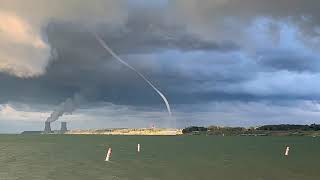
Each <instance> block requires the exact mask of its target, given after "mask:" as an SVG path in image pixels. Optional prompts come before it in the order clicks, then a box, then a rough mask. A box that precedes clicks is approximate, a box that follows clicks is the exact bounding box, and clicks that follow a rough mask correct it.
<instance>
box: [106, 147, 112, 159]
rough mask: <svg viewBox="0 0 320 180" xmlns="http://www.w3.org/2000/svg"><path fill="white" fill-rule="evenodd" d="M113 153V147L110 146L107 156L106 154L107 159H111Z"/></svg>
mask: <svg viewBox="0 0 320 180" xmlns="http://www.w3.org/2000/svg"><path fill="white" fill-rule="evenodd" d="M111 154H112V149H111V148H109V149H108V152H107V156H106V160H105V161H109V159H110V157H111Z"/></svg>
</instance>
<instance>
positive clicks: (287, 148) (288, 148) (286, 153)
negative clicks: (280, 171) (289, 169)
mask: <svg viewBox="0 0 320 180" xmlns="http://www.w3.org/2000/svg"><path fill="white" fill-rule="evenodd" d="M289 150H290V147H289V146H286V151H285V153H284V155H285V156H289Z"/></svg>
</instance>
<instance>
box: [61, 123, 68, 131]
mask: <svg viewBox="0 0 320 180" xmlns="http://www.w3.org/2000/svg"><path fill="white" fill-rule="evenodd" d="M67 131H68V129H67V122H61V129H60V133H65V132H67Z"/></svg>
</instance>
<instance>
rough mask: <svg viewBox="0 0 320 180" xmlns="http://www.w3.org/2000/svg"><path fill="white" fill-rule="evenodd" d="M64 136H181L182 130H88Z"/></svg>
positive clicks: (75, 131) (74, 131) (71, 131)
mask: <svg viewBox="0 0 320 180" xmlns="http://www.w3.org/2000/svg"><path fill="white" fill-rule="evenodd" d="M65 134H101V135H144V136H176V135H181V134H182V129H165V128H163V129H162V128H157V129H147V128H143V129H129V128H128V129H127V128H123V129H90V130H80V129H79V130H70V131H68V132H66V133H65Z"/></svg>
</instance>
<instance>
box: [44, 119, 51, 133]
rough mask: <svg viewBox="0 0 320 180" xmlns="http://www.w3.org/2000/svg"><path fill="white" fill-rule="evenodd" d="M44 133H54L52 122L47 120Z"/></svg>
mask: <svg viewBox="0 0 320 180" xmlns="http://www.w3.org/2000/svg"><path fill="white" fill-rule="evenodd" d="M43 133H45V134H50V133H52V131H51V124H50V122H47V121H46V122H45V124H44V131H43Z"/></svg>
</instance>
